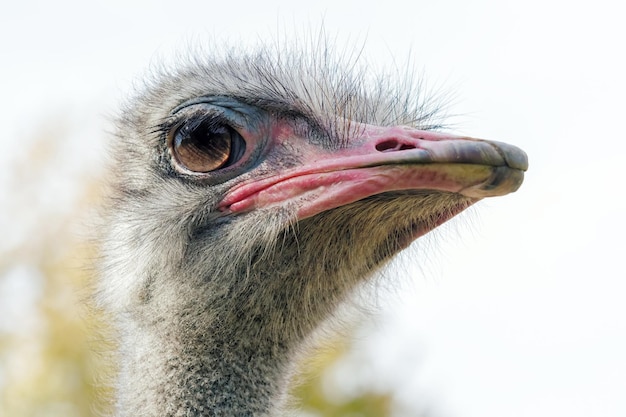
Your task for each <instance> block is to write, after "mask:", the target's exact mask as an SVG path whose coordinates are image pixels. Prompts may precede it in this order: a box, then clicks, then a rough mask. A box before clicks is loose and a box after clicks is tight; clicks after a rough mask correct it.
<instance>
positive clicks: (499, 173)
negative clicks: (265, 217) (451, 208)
mask: <svg viewBox="0 0 626 417" xmlns="http://www.w3.org/2000/svg"><path fill="white" fill-rule="evenodd" d="M359 132H360V134H359V135H358V136H356V137H354V138H352V139H351V140H350V142H349V144H348V146H347V147H346V148H342V149H340V150H328V149H323V148H320V147H319V146H315V145H311V144H310V143H309V142H308V141H306V140H304V139H301V142H299V143H298V144H296V149H297V151H298V158H299V159H300V164H299V165H298V166H297V167H294V168H290V169H287V170H286V171H283V172H281V173H280V174H278V175H275V176H270V177H265V178H260V179H256V178H255V179H249V180H247V181H244V182H243V183H241V184H238V185H237V186H235V187H234V188H233V189H231V191H230V192H229V193H228V194H227V195H226V196H225V197H224V198H223V200H222V202H221V203H220V204H219V208H220V210H222V211H224V212H230V213H241V212H247V211H250V210H253V209H257V208H263V207H271V206H275V205H288V204H290V203H296V204H297V207H298V209H297V217H298V220H302V219H305V218H308V217H312V216H315V215H316V214H319V213H321V212H323V211H326V210H331V209H333V208H336V207H340V206H343V205H346V204H350V203H353V202H355V201H358V200H362V199H364V198H366V197H369V196H372V195H376V194H380V193H384V192H389V191H402V190H432V191H443V192H449V193H457V194H460V195H462V196H465V197H467V198H468V200H469V201H468V204H467V205H464V206H463V207H461V208H459V209H458V210H457V211H456V212H454V213H450V215H449V217H452V216H453V215H456V214H457V213H458V212H460V211H462V210H463V209H464V208H466V207H468V206H469V205H470V204H472V203H474V202H476V201H478V200H480V199H482V198H484V197H493V196H500V195H505V194H508V193H511V192H514V191H515V190H517V189H518V188H519V187H520V185H521V184H522V181H523V178H524V171H526V169H527V168H528V159H527V156H526V154H525V153H524V152H523V151H522V150H520V149H518V148H516V147H514V146H511V145H508V144H505V143H500V142H489V141H485V140H480V139H473V138H468V137H458V136H452V135H447V134H442V133H437V132H432V131H423V130H417V129H413V128H408V127H398V126H396V127H378V126H372V125H363V129H361V130H359ZM274 133H276V135H275V136H274V137H275V138H276V139H275V140H276V141H277V142H283V143H284V142H287V141H289V142H291V143H292V145H291V147H292V148H293V147H294V145H293V140H294V136H293V131H286V130H285V129H282V130H281V129H280V128H279V129H277V131H276V132H274ZM449 217H448V216H447V217H446V218H445V219H443V218H442V221H441V223H442V222H443V221H445V220H447V219H448V218H449ZM425 232H426V231H424V233H425Z"/></svg>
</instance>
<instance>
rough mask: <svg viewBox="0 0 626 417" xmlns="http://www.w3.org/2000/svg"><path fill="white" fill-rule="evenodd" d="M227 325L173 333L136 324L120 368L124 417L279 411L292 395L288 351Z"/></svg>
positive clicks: (157, 326) (273, 413) (121, 413)
mask: <svg viewBox="0 0 626 417" xmlns="http://www.w3.org/2000/svg"><path fill="white" fill-rule="evenodd" d="M222 325H228V323H217V322H213V323H208V325H206V326H203V328H199V327H198V328H187V329H184V330H183V331H181V330H180V329H177V331H176V332H175V333H173V332H169V331H166V330H165V329H166V328H169V327H171V326H167V325H166V323H165V322H161V323H158V324H155V325H154V326H153V327H146V326H144V325H142V326H139V325H137V326H130V327H127V330H128V332H127V333H126V335H125V336H124V337H125V338H127V339H128V342H129V343H128V344H127V348H125V349H124V351H122V352H121V354H122V356H123V361H122V364H123V365H122V369H121V370H120V374H121V375H120V379H121V380H120V390H119V394H120V396H119V404H118V407H119V410H120V411H119V412H118V415H119V416H120V417H121V416H124V417H126V416H139V415H141V416H160V417H163V416H167V417H170V416H171V417H174V416H181V417H182V416H185V417H192V416H194V417H196V416H250V417H252V416H255V417H257V416H267V417H269V416H276V415H278V414H280V406H281V404H282V403H283V402H284V397H285V396H286V392H285V391H286V387H287V383H288V379H289V374H290V372H289V370H290V367H289V362H290V361H289V356H290V355H289V349H288V348H287V347H286V346H284V345H281V344H280V343H274V342H272V341H269V340H262V339H258V338H257V339H254V338H247V337H246V338H239V339H233V338H232V335H229V334H228V332H223V331H221V326H222Z"/></svg>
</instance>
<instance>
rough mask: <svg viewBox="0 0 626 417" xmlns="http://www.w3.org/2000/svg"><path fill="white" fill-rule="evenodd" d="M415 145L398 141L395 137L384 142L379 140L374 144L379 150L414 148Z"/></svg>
mask: <svg viewBox="0 0 626 417" xmlns="http://www.w3.org/2000/svg"><path fill="white" fill-rule="evenodd" d="M415 148H417V146H414V145H410V144H407V143H400V142H398V141H397V140H395V139H389V140H386V141H384V142H380V143H378V144H377V145H376V150H377V151H379V152H394V151H405V150H407V149H415Z"/></svg>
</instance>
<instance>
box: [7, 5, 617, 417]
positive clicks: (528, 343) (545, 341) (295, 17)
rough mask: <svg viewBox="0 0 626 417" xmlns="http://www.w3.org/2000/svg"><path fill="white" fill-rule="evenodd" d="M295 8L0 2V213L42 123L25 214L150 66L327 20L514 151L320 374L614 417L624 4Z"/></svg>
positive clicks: (455, 400)
mask: <svg viewBox="0 0 626 417" xmlns="http://www.w3.org/2000/svg"><path fill="white" fill-rule="evenodd" d="M299 4H304V3H296V2H293V1H283V2H280V1H272V0H265V1H250V0H241V1H222V2H212V1H202V2H191V1H177V2H173V1H172V2H164V1H152V2H148V1H144V2H132V1H109V2H106V3H104V2H103V3H97V4H96V3H95V2H94V3H91V2H79V1H71V0H61V1H54V2H48V1H41V2H35V1H24V2H17V1H13V2H11V4H10V5H9V4H6V3H5V4H4V5H3V6H2V7H1V8H2V10H1V11H0V74H1V75H2V77H0V94H1V95H0V122H1V123H0V126H2V129H1V130H0V131H1V132H2V134H1V135H0V146H1V149H2V150H1V151H0V166H3V167H7V169H2V170H1V171H0V202H2V204H0V209H2V208H4V206H7V205H9V206H10V204H11V201H12V200H13V199H14V198H16V197H15V196H12V195H9V193H8V191H7V189H8V188H7V186H6V184H8V183H9V178H10V177H11V175H13V173H12V172H11V169H10V168H11V161H12V160H13V159H16V158H18V157H19V156H20V155H21V154H22V153H23V152H24V149H25V148H27V146H26V145H25V143H24V141H27V140H28V138H30V137H32V136H33V134H35V133H36V132H37V131H38V129H41V126H42V124H43V125H44V126H45V125H46V124H51V125H54V124H55V120H56V118H61V119H62V122H64V123H69V124H70V125H71V126H72V128H71V129H70V132H71V138H70V139H69V140H68V145H67V146H66V148H67V149H64V151H63V152H62V154H59V155H58V161H59V162H58V164H57V166H56V167H55V170H54V172H50V173H49V176H46V178H42V179H41V181H42V182H44V183H45V184H46V187H43V188H44V189H45V192H43V193H42V195H40V196H39V197H38V198H37V199H36V201H33V205H34V206H37V205H42V204H45V205H48V206H49V207H51V208H52V209H56V210H63V209H64V208H63V207H64V205H65V204H70V203H71V202H72V199H73V198H74V197H75V196H74V194H75V191H73V189H72V182H73V181H74V180H75V179H76V178H80V177H82V176H85V175H93V176H94V177H95V176H97V173H98V170H97V167H98V166H99V165H98V162H99V161H100V156H99V155H100V153H101V152H102V143H101V138H102V137H103V135H102V131H103V130H104V129H106V117H105V116H106V115H107V114H109V113H113V112H114V111H115V108H116V107H115V106H116V103H117V102H118V101H120V99H122V98H123V97H125V95H126V94H127V92H128V91H129V90H130V89H131V83H132V80H133V79H136V78H137V77H138V76H140V75H141V73H142V71H143V70H144V69H145V68H146V67H147V66H148V65H149V64H150V63H151V62H156V61H158V59H159V56H160V55H164V56H169V57H171V55H172V51H175V50H178V49H180V48H182V49H184V46H185V45H187V44H189V43H194V42H196V43H203V42H205V40H206V42H210V41H211V39H216V38H218V39H219V38H220V37H227V38H230V39H234V40H238V39H241V41H242V42H243V43H248V42H252V43H254V42H257V41H258V40H262V39H269V38H271V37H275V35H276V33H279V34H280V36H285V34H287V35H288V34H290V33H295V32H301V31H302V30H307V28H311V29H312V30H316V28H318V27H319V25H320V22H322V21H323V24H324V27H325V28H326V31H327V32H328V33H329V34H331V35H332V36H336V37H337V39H338V40H339V41H342V42H345V41H348V42H350V41H356V42H357V43H363V42H364V43H365V44H366V52H365V54H366V55H367V56H368V58H369V59H370V60H372V61H377V60H379V61H381V62H382V63H384V61H385V60H389V57H390V56H396V57H399V58H404V57H406V55H407V54H408V53H409V51H410V54H411V56H412V58H413V59H414V60H415V61H416V62H417V65H418V67H419V68H423V69H424V72H425V73H426V75H427V77H428V80H429V83H432V84H433V85H444V84H445V85H447V86H448V87H449V88H450V89H452V90H453V91H454V92H455V97H456V101H455V103H454V106H453V112H454V113H460V114H463V115H464V116H463V117H461V118H460V119H458V120H457V121H459V124H458V125H457V129H456V132H457V133H461V134H468V135H472V136H476V137H483V138H487V139H494V140H500V141H506V142H510V143H513V144H516V145H518V146H520V147H522V148H523V149H525V150H526V151H527V153H528V154H529V156H530V170H529V172H528V174H527V176H526V180H525V183H524V185H523V186H522V188H521V189H520V190H519V192H517V193H515V194H513V195H510V196H507V197H504V198H499V199H494V200H490V201H485V202H483V203H481V204H479V206H478V207H477V208H476V209H475V210H473V211H472V212H471V213H468V214H467V215H463V216H461V217H460V218H459V219H458V220H456V221H455V222H454V223H453V224H452V225H451V226H449V227H445V228H444V229H443V231H441V232H439V233H438V236H437V238H436V239H427V240H426V242H425V243H424V242H422V243H418V245H417V248H411V249H410V250H409V251H408V252H407V253H405V254H404V257H403V259H402V262H401V263H402V265H404V266H406V265H409V266H408V267H405V268H404V270H405V271H406V272H405V273H404V274H405V275H407V276H408V277H407V278H408V279H406V280H402V282H405V281H411V282H412V284H411V285H404V286H402V289H401V290H400V291H397V292H398V293H401V294H393V295H391V296H390V297H389V298H390V299H391V300H392V301H389V302H387V301H383V302H382V303H381V304H382V305H383V306H385V305H388V306H387V307H384V309H383V312H382V313H381V314H382V315H383V316H384V317H385V319H384V320H382V324H380V325H378V326H377V328H376V330H375V331H374V332H373V334H372V335H370V336H367V337H363V339H364V340H363V341H362V342H361V344H360V347H359V348H358V349H357V351H356V353H353V356H354V360H356V359H366V360H367V361H370V364H369V365H362V366H360V367H359V366H356V367H355V366H352V365H350V360H347V361H346V364H345V367H344V368H341V367H340V368H339V369H338V370H337V375H336V379H337V380H341V381H344V382H345V385H346V386H356V385H358V384H359V383H362V382H363V381H369V382H374V383H376V384H379V385H381V386H394V387H395V389H396V390H397V392H398V394H397V395H398V403H403V404H404V403H408V404H419V406H416V407H418V408H419V407H430V408H431V411H432V413H433V414H434V415H446V416H454V417H456V416H458V417H474V416H476V417H490V416H494V417H502V416H532V417H543V416H546V417H547V416H550V417H553V416H568V417H578V416H580V417H583V416H584V417H588V416H607V417H612V416H616V417H617V416H626V358H625V355H626V324H625V319H626V304H625V303H624V298H625V296H626V282H625V281H626V280H625V278H626V273H625V272H624V258H625V257H626V243H625V241H624V233H625V232H626V227H625V226H626V220H625V219H624V214H626V199H625V198H624V194H623V191H624V180H625V179H626V176H625V175H624V171H623V165H624V164H623V160H624V156H625V155H626V140H625V139H626V135H625V134H624V128H623V123H624V118H625V114H626V106H625V104H624V103H625V97H626V81H625V80H624V77H625V75H626V64H625V63H624V57H625V55H626V54H625V51H626V47H625V46H624V44H625V43H626V29H624V27H626V23H625V17H626V13H625V10H624V9H623V6H621V4H620V2H617V1H613V2H611V1H609V0H600V1H595V2H577V1H570V2H565V1H562V2H560V1H553V2H549V1H545V0H544V1H538V0H529V1H523V2H521V1H520V2H515V1H511V0H505V1H488V0H481V1H460V0H456V1H454V0H449V1H438V2H436V1H432V0H431V1H405V2H401V1H396V0H386V1H379V2H371V1H345V2H341V1H338V0H336V1H317V2H314V3H313V2H311V3H310V4H308V5H307V6H303V5H299ZM399 61H400V62H402V59H399ZM36 212H37V211H36V210H34V209H33V210H28V209H25V210H23V211H22V212H21V213H20V214H19V216H18V218H14V217H9V216H6V215H2V216H0V230H2V233H3V235H4V238H3V240H4V243H3V245H11V244H13V243H15V242H17V241H19V240H20V239H27V238H28V234H29V233H32V232H33V231H34V230H36V227H37V226H36V225H37V217H36V215H35V214H34V213H36ZM12 242H13V243H12ZM428 243H436V244H437V249H430V248H427V244H428ZM14 275H15V277H19V276H22V275H20V274H19V273H15V274H14ZM15 277H13V278H12V279H13V281H11V277H3V278H2V279H0V281H1V280H4V283H2V288H0V290H1V291H0V296H2V297H3V298H2V301H1V302H0V304H2V305H3V307H1V308H0V309H3V314H4V315H5V319H4V322H2V321H1V320H0V322H1V323H0V324H2V323H4V324H3V325H4V326H5V327H6V326H9V324H7V321H8V319H7V318H6V317H10V313H11V311H13V313H12V314H17V313H15V312H16V311H20V310H19V308H20V307H19V305H17V304H16V303H17V302H16V301H15V300H21V301H23V300H24V299H25V298H20V292H21V291H27V290H26V289H25V287H23V286H20V285H19V283H17V281H16V280H17V278H15ZM10 281H11V282H13V284H11V285H9V284H7V282H10ZM11 300H13V301H11ZM21 301H20V302H21ZM342 369H343V370H342ZM350 374H352V375H353V376H354V377H355V378H350ZM355 381H356V382H355ZM406 413H409V411H406Z"/></svg>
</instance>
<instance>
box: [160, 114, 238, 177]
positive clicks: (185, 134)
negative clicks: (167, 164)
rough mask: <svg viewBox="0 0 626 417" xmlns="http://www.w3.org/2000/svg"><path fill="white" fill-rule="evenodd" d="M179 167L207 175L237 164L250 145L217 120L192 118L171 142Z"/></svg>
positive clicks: (177, 130) (175, 134) (174, 135)
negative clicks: (247, 145)
mask: <svg viewBox="0 0 626 417" xmlns="http://www.w3.org/2000/svg"><path fill="white" fill-rule="evenodd" d="M170 149H171V152H172V154H173V156H174V158H175V159H176V162H178V164H180V165H182V166H183V167H184V168H186V169H188V170H189V171H193V172H198V173H206V172H211V171H215V170H217V169H220V168H226V167H228V166H230V165H232V164H234V163H236V162H237V161H238V160H239V159H240V158H241V157H242V156H243V153H244V151H245V149H246V142H245V141H244V139H243V138H242V137H241V135H240V134H239V133H237V131H236V130H235V129H233V128H232V127H231V126H229V125H228V124H226V123H223V122H222V121H220V120H215V119H213V118H201V119H200V120H198V119H195V118H192V119H190V120H187V121H185V122H184V123H183V124H182V125H180V126H179V127H178V128H177V129H176V130H174V133H173V136H172V138H171V142H170Z"/></svg>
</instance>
